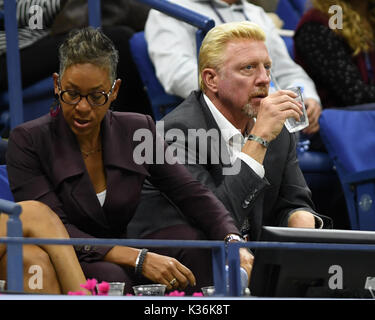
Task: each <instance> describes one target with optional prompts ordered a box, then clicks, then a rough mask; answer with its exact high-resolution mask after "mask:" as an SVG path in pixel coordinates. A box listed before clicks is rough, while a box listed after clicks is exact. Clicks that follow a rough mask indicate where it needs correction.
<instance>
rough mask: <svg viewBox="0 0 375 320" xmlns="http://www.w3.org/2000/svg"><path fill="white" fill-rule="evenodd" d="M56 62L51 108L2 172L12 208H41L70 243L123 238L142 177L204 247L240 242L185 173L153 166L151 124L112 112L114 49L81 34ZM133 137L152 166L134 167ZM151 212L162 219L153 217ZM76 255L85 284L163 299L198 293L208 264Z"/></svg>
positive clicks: (218, 206)
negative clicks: (31, 203)
mask: <svg viewBox="0 0 375 320" xmlns="http://www.w3.org/2000/svg"><path fill="white" fill-rule="evenodd" d="M59 60H60V71H59V74H57V73H55V74H54V76H53V78H54V90H55V94H56V98H57V99H58V107H57V109H56V110H55V111H54V112H52V113H51V114H48V115H45V116H43V117H41V118H38V119H35V120H33V121H30V122H26V123H24V124H22V125H20V126H18V127H16V128H15V129H14V130H12V131H11V134H10V137H9V142H8V151H7V170H8V176H9V182H10V187H11V190H12V192H13V195H14V198H15V200H16V201H22V200H37V201H41V202H43V203H44V204H46V205H47V206H49V207H50V208H51V210H53V211H54V212H55V213H56V214H58V215H59V217H60V218H61V220H62V221H63V223H64V224H65V226H66V228H67V230H68V232H69V235H70V236H71V237H73V238H77V237H81V238H82V237H83V238H126V237H127V234H126V229H127V225H128V223H129V221H130V220H131V218H132V217H133V215H134V212H135V210H136V208H137V206H138V205H139V201H140V195H141V189H142V185H143V182H144V180H145V178H146V177H148V179H150V181H152V182H153V183H154V185H155V186H157V187H158V188H159V190H160V192H163V193H165V194H166V195H167V196H168V197H169V199H170V200H171V201H173V203H174V204H175V205H176V206H177V207H179V208H180V209H181V211H182V212H183V213H184V214H185V215H186V217H187V218H188V219H190V220H192V221H194V224H195V225H196V226H197V228H199V229H200V230H201V231H203V232H204V233H205V234H206V236H207V237H208V238H209V239H214V240H222V241H223V240H224V239H227V240H228V241H229V240H236V239H237V240H238V239H239V235H238V234H239V230H238V229H237V228H236V226H235V224H234V222H233V219H232V218H231V215H230V213H229V212H228V211H227V210H226V209H225V207H224V206H223V205H222V203H221V202H220V201H219V200H217V199H216V197H215V196H214V195H213V194H212V193H211V192H210V191H209V190H208V189H207V188H205V187H204V186H203V185H201V184H200V183H199V182H198V181H196V180H194V179H193V178H192V177H191V175H190V173H189V171H188V170H187V169H186V168H185V167H184V166H183V165H181V164H169V163H168V162H166V161H164V162H162V163H157V162H156V161H155V157H156V155H157V153H160V152H161V154H162V155H165V157H166V158H169V154H168V150H167V149H166V146H165V144H164V141H163V140H162V139H161V138H160V137H158V136H157V134H156V128H155V124H154V122H153V120H152V118H151V117H150V116H148V115H142V114H136V113H128V112H113V111H111V110H110V105H111V103H112V102H113V101H114V100H115V99H116V97H117V94H118V92H119V90H120V85H121V80H120V79H117V77H116V70H117V61H118V52H117V50H116V49H115V47H114V45H113V42H112V41H111V40H110V39H109V38H108V37H107V36H105V35H104V34H103V33H102V32H101V31H100V30H95V29H92V28H85V29H81V30H78V31H76V32H72V33H71V34H70V35H69V36H68V38H67V39H66V40H65V41H64V43H63V44H62V45H61V47H60V50H59ZM138 130H140V131H142V132H147V133H148V135H149V136H150V137H151V138H150V139H151V140H149V141H148V142H149V144H148V145H147V150H146V152H151V154H152V156H153V157H152V158H151V159H150V161H138V160H140V159H139V158H138V157H137V156H136V155H135V154H136V150H137V149H138V148H139V145H140V144H141V141H138V140H136V139H135V138H134V134H136V132H139V131H138ZM157 146H159V149H158V148H157ZM152 212H153V214H154V215H155V216H158V217H159V219H163V212H161V211H159V210H157V208H153V209H152ZM160 234H162V237H163V238H164V239H180V238H182V239H185V238H187V239H189V238H191V236H190V233H189V230H186V229H182V228H175V229H170V230H161V231H160ZM192 250H193V251H194V249H192ZM76 252H77V255H78V258H79V261H80V263H81V266H82V269H83V271H84V273H85V275H86V277H88V278H96V279H97V280H98V281H107V282H113V281H120V282H125V284H126V287H125V290H126V292H128V293H131V292H133V291H132V286H133V285H134V284H139V283H145V282H148V283H149V282H150V281H151V282H156V283H161V284H165V285H166V286H167V288H168V289H169V290H171V289H185V290H186V292H194V291H193V290H195V291H198V290H199V289H200V287H201V286H203V285H204V284H206V283H207V281H208V276H209V275H210V274H208V276H207V272H209V269H210V266H211V264H212V261H211V257H210V255H208V254H202V252H201V251H200V250H199V254H198V255H197V256H196V257H194V258H192V259H191V255H190V254H188V253H187V251H185V250H183V249H182V250H180V251H179V253H180V255H179V256H177V255H176V256H175V257H176V258H174V257H173V256H172V254H173V252H172V251H169V250H168V249H165V250H164V251H162V252H163V253H164V254H159V253H158V250H156V249H153V250H151V249H150V251H148V249H147V248H144V249H136V248H131V247H125V246H120V245H117V246H110V247H108V246H106V247H102V246H101V247H96V246H89V245H87V246H80V247H79V246H76ZM160 252H161V251H160ZM168 253H171V255H168ZM185 260H186V261H188V262H189V261H190V262H191V265H192V267H194V268H193V270H194V273H193V272H192V271H191V270H190V268H189V267H187V266H185V265H184V263H183V261H185ZM241 265H242V266H243V267H244V268H245V269H246V270H247V272H248V275H250V272H251V266H252V256H251V255H250V253H248V252H247V251H246V250H245V249H244V250H241ZM206 269H207V270H208V271H206ZM188 285H190V287H188V288H187V286H188ZM197 288H199V289H197Z"/></svg>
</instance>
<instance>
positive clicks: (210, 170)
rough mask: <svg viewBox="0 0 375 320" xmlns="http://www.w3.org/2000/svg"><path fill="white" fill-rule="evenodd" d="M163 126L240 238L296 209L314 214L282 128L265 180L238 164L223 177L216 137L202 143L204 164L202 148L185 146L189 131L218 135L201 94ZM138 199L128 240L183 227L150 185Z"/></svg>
mask: <svg viewBox="0 0 375 320" xmlns="http://www.w3.org/2000/svg"><path fill="white" fill-rule="evenodd" d="M162 121H164V132H165V140H166V142H167V143H169V144H170V145H171V146H172V145H174V146H176V148H177V149H178V148H183V149H184V150H185V156H186V155H187V154H189V158H190V161H191V160H192V159H196V160H197V161H196V162H197V164H186V167H187V168H188V169H189V171H190V172H191V173H192V175H193V176H194V177H195V178H196V179H197V180H199V181H201V182H202V183H203V184H204V185H206V186H207V187H208V188H209V189H211V191H213V193H214V194H215V195H216V196H217V198H218V199H220V200H221V202H222V203H223V204H224V205H225V207H226V208H227V209H228V210H229V211H230V212H231V213H232V215H233V217H234V220H235V221H236V224H237V227H238V228H241V229H242V230H241V231H242V232H243V233H244V234H247V235H249V236H250V239H253V240H255V239H257V238H258V236H259V233H260V230H261V226H262V225H273V226H275V225H276V226H287V219H288V217H289V216H290V214H291V213H292V212H293V211H295V210H297V209H304V210H306V211H309V212H311V213H314V214H316V213H315V212H314V210H313V208H314V204H313V203H312V200H311V192H310V190H309V188H308V187H307V185H306V182H305V179H304V177H303V174H302V172H301V170H300V168H299V165H298V160H297V157H296V142H295V137H294V135H292V134H290V133H289V132H288V131H287V130H286V128H285V127H284V128H283V129H282V131H281V133H280V134H279V136H278V137H277V138H276V139H275V140H273V141H272V142H271V143H270V144H269V147H268V149H267V153H266V157H265V160H264V163H263V165H264V168H265V177H264V178H263V179H261V178H260V177H259V176H258V175H257V174H256V173H255V172H254V171H253V170H252V169H251V168H250V167H249V166H248V165H247V164H245V163H244V162H242V160H240V159H237V160H236V162H235V163H234V164H233V167H237V168H239V172H238V173H237V174H234V175H231V174H223V169H224V168H227V169H228V167H227V164H228V163H229V161H228V160H227V159H229V154H228V151H227V148H226V147H224V148H223V147H221V148H219V149H218V148H217V146H220V143H223V139H221V138H219V139H220V140H222V141H216V140H215V139H211V140H210V139H207V141H206V145H205V146H204V148H206V150H208V152H207V153H208V158H207V163H206V164H205V163H203V164H199V163H198V161H199V159H198V155H199V153H200V152H202V149H199V148H202V144H201V146H200V147H198V146H199V143H198V142H197V143H196V145H197V148H195V149H194V148H192V147H191V145H190V146H189V145H188V143H187V142H188V140H189V138H188V130H189V129H190V130H191V129H197V130H198V129H203V130H205V131H208V130H210V129H216V130H217V131H219V128H218V126H217V124H216V121H215V120H214V118H213V116H212V114H211V112H210V110H209V108H208V106H207V105H206V103H205V101H204V98H203V94H202V92H200V91H195V92H192V93H191V95H190V96H189V97H188V98H187V99H186V100H185V101H184V102H183V103H182V104H181V105H179V106H178V107H177V108H176V109H174V110H173V111H172V112H170V113H169V114H168V115H167V116H165V117H164V118H163V119H162ZM157 126H158V125H157ZM171 129H174V131H175V132H176V130H175V129H179V130H181V131H182V132H183V134H182V135H181V134H180V135H178V134H176V135H175V136H174V137H173V131H170V132H169V133H168V130H171ZM203 145H204V144H203ZM212 146H214V148H213V151H211V147H212ZM215 146H216V147H215ZM216 153H217V154H216ZM218 154H220V156H218ZM218 157H220V159H221V161H220V162H219V163H216V164H215V163H211V160H213V161H212V162H214V161H215V160H216V159H217V158H218ZM185 160H186V159H185ZM201 160H202V159H201ZM203 160H204V159H203ZM185 162H186V161H185ZM229 172H230V171H229ZM142 199H143V201H141V204H140V206H139V207H138V209H137V212H136V214H135V216H134V218H133V220H132V221H131V222H130V224H129V226H130V228H131V229H132V231H129V232H130V236H131V237H132V238H133V237H143V236H145V235H147V234H148V233H151V232H154V231H156V230H157V228H164V227H167V226H169V225H173V224H180V223H188V222H187V221H186V219H184V217H183V216H182V215H181V213H179V212H178V209H177V208H175V207H173V205H171V202H170V201H168V198H167V197H165V195H163V194H162V193H160V192H158V191H157V190H155V189H154V188H153V187H152V185H151V184H149V183H147V184H145V185H144V190H143V191H142ZM155 207H157V208H159V209H160V210H161V211H162V212H163V216H164V219H163V220H159V221H157V220H156V219H154V218H153V217H151V216H150V215H149V212H150V208H155ZM316 215H317V216H319V215H318V214H316ZM321 217H322V218H323V221H324V223H325V225H326V226H328V225H329V223H330V221H329V219H328V220H326V217H324V216H321ZM212 223H214V222H212Z"/></svg>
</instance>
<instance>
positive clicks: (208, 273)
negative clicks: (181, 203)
mask: <svg viewBox="0 0 375 320" xmlns="http://www.w3.org/2000/svg"><path fill="white" fill-rule="evenodd" d="M146 238H147V239H177V240H204V237H203V236H202V233H201V232H199V231H198V230H196V229H194V228H192V227H190V226H187V225H178V226H172V227H168V228H165V229H162V230H159V231H157V232H155V233H153V234H150V235H148V236H147V237H146ZM149 250H150V251H152V252H155V253H158V254H162V255H166V256H169V257H173V258H175V259H177V260H178V261H179V262H181V263H182V264H183V265H185V266H186V267H188V268H189V269H190V270H191V271H192V272H193V274H194V276H195V278H196V282H197V283H196V286H195V287H192V286H188V287H187V288H186V289H185V290H184V291H185V293H186V294H187V295H191V294H192V293H194V292H200V291H201V290H200V289H201V287H204V286H209V285H213V277H212V259H211V250H210V249H196V248H183V249H182V248H149ZM81 266H82V269H83V272H84V273H85V276H86V278H95V279H96V280H98V281H99V282H101V281H107V282H116V281H119V282H125V292H126V293H131V294H133V289H132V286H134V285H138V284H146V283H147V284H149V283H152V281H151V280H148V279H146V278H145V277H138V276H136V275H135V274H134V268H130V267H123V266H119V265H117V264H114V263H110V262H105V261H98V262H90V263H88V262H81Z"/></svg>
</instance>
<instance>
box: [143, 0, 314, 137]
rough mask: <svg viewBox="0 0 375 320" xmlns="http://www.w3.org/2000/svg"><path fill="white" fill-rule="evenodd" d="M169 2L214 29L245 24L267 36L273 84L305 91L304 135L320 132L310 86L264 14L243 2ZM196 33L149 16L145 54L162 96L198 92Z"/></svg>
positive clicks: (154, 14)
mask: <svg viewBox="0 0 375 320" xmlns="http://www.w3.org/2000/svg"><path fill="white" fill-rule="evenodd" d="M172 2H175V3H176V4H178V5H181V6H183V7H186V8H188V9H190V10H192V11H195V12H197V13H199V14H201V15H204V16H207V17H209V18H211V19H213V20H214V21H215V25H219V24H222V23H226V22H235V21H244V20H248V21H252V22H255V23H257V24H258V25H259V26H260V27H261V28H262V29H263V30H264V32H265V34H266V36H267V39H266V45H267V48H268V50H269V54H270V57H271V59H272V62H273V67H272V70H273V76H274V81H276V82H277V84H278V85H279V87H280V88H282V89H286V88H289V87H294V86H296V85H299V86H302V87H303V88H304V97H305V104H306V106H307V115H308V118H309V126H308V127H307V128H306V129H304V131H303V132H304V133H306V134H314V133H316V132H317V131H318V130H319V123H318V119H319V116H320V113H321V105H320V98H319V96H318V94H317V92H316V89H315V85H314V82H313V81H312V80H311V79H310V78H309V76H308V75H307V74H306V72H305V71H304V70H303V69H302V68H301V67H300V66H299V65H298V64H296V63H295V62H294V61H293V60H292V59H291V57H290V56H289V53H288V50H287V48H286V46H285V43H284V41H283V39H282V38H281V37H280V36H279V34H278V31H277V28H276V26H275V24H274V23H273V21H272V20H271V19H270V18H269V17H268V16H267V14H266V12H265V11H264V10H263V8H261V7H259V6H256V5H253V4H251V3H249V2H248V1H246V0H173V1H172ZM196 30H197V29H196V28H195V27H194V26H191V25H189V24H187V23H184V22H182V21H179V20H177V19H174V18H173V17H169V16H167V15H165V14H163V13H161V12H158V11H156V10H151V11H150V13H149V16H148V19H147V22H146V26H145V37H146V40H147V44H148V51H149V55H150V58H151V60H152V62H153V64H154V66H155V70H156V75H157V77H158V79H159V80H160V82H161V84H162V85H163V87H164V88H165V90H166V92H167V93H170V94H174V95H177V96H180V97H182V98H186V97H187V96H188V95H189V94H190V93H191V91H192V90H197V89H198V87H199V85H198V63H197V54H196V53H197V50H196V41H195V32H196Z"/></svg>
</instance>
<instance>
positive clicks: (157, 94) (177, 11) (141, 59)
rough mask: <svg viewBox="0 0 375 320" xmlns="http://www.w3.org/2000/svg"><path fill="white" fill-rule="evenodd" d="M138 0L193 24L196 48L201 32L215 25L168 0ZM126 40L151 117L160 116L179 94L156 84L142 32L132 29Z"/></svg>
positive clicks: (156, 118) (198, 45)
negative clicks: (143, 88) (150, 110)
mask: <svg viewBox="0 0 375 320" xmlns="http://www.w3.org/2000/svg"><path fill="white" fill-rule="evenodd" d="M139 1H140V2H143V3H145V4H147V5H149V6H150V7H151V8H153V9H156V10H159V11H161V12H163V13H165V14H167V15H169V16H172V17H174V18H176V19H178V20H181V21H184V22H186V23H189V24H191V25H193V26H195V27H197V34H196V40H197V48H200V44H201V42H202V40H203V38H204V36H205V34H206V33H207V32H208V31H209V30H210V29H211V28H213V27H214V26H215V22H214V21H213V20H212V19H209V18H207V17H205V16H203V15H201V14H199V13H196V12H194V11H191V10H189V9H186V8H184V7H182V6H179V5H177V4H175V3H172V2H168V1H162V0H139ZM129 44H130V50H131V53H132V57H133V60H134V62H135V64H136V66H137V68H138V71H139V74H140V76H141V79H142V82H143V85H144V87H145V90H146V92H147V95H148V97H149V100H150V102H151V107H152V111H153V115H154V118H155V120H156V121H157V120H160V119H161V118H162V117H163V116H165V115H166V114H167V113H168V112H169V111H171V110H173V108H175V107H176V106H177V105H178V104H179V103H181V102H182V100H183V99H182V98H181V97H177V96H174V95H170V94H167V93H166V92H165V90H164V88H163V86H162V85H161V84H160V82H159V80H158V78H157V77H156V74H155V68H154V66H153V64H152V61H151V59H150V57H149V55H148V51H147V42H146V40H145V36H144V32H137V33H135V34H134V35H133V36H132V38H131V39H130V40H129ZM197 54H198V52H197Z"/></svg>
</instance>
